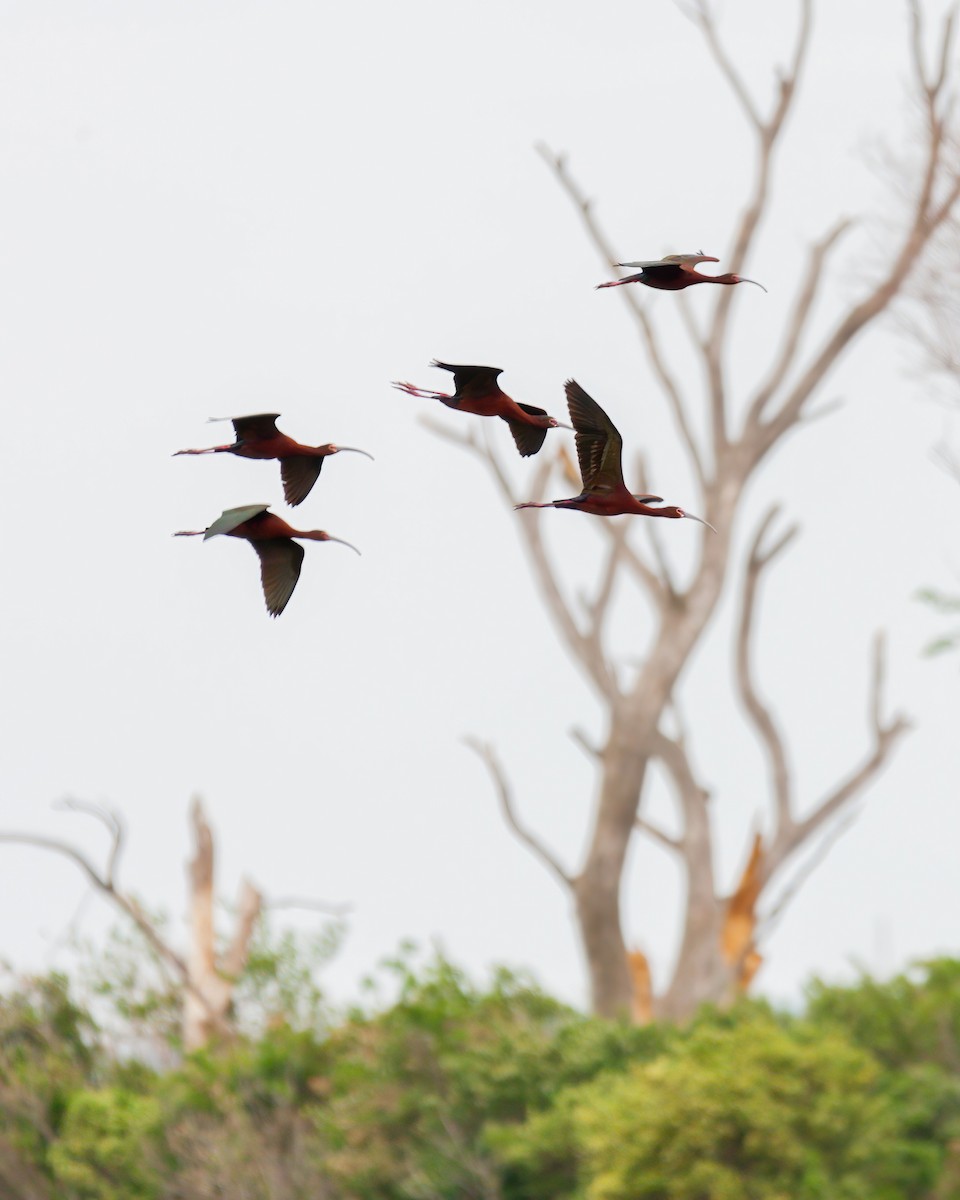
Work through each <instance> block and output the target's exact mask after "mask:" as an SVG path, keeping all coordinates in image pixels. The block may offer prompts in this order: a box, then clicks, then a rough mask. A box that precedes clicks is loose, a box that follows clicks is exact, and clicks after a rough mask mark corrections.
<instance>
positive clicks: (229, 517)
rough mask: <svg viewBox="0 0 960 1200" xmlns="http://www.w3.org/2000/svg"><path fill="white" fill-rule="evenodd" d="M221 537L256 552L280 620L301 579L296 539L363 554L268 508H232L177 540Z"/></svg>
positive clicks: (265, 594) (271, 605)
mask: <svg viewBox="0 0 960 1200" xmlns="http://www.w3.org/2000/svg"><path fill="white" fill-rule="evenodd" d="M218 534H225V535H226V536H227V537H237V538H245V539H246V540H247V541H248V542H249V543H250V545H251V546H252V547H253V548H254V550H256V552H257V556H258V557H259V559H260V581H261V583H262V584H263V598H264V600H265V601H266V603H267V612H269V614H270V616H271V617H279V616H280V614H281V613H282V612H283V610H284V609H285V608H286V607H287V602H288V601H289V599H290V597H291V596H292V595H293V589H294V588H295V587H296V586H297V580H298V579H299V578H300V567H301V565H302V563H303V547H302V546H300V545H298V544H297V543H296V542H295V541H294V540H293V539H294V538H302V539H304V540H307V541H311V542H339V543H340V544H341V545H342V546H349V547H350V549H351V550H355V551H356V552H357V554H359V553H360V551H359V550H357V548H356V546H354V545H352V544H351V543H350V542H345V541H344V540H343V538H336V537H332V536H331V535H330V534H329V533H325V532H324V530H322V529H293V528H292V527H291V526H290V525H288V524H287V523H286V521H284V520H282V519H281V518H280V517H278V516H275V515H274V514H273V513H272V512H269V511H268V509H267V505H266V504H246V505H243V506H242V507H240V508H228V509H227V510H226V511H225V512H223V513H221V514H220V516H219V517H217V519H216V520H215V521H214V522H213V524H212V525H208V526H207V528H206V529H182V530H180V532H179V533H175V534H174V535H173V536H174V537H202V538H203V540H204V541H206V540H207V539H208V538H212V537H216V536H217V535H218Z"/></svg>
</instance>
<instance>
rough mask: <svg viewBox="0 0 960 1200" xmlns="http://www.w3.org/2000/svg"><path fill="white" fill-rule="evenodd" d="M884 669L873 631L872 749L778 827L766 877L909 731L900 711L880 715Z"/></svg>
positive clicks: (860, 788)
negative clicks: (796, 817)
mask: <svg viewBox="0 0 960 1200" xmlns="http://www.w3.org/2000/svg"><path fill="white" fill-rule="evenodd" d="M885 673H886V646H885V642H884V639H883V635H882V634H877V636H876V638H875V639H874V645H873V671H872V681H871V687H870V696H869V713H870V724H871V727H872V732H873V749H872V751H871V753H870V754H869V755H868V756H867V758H866V759H865V760H864V761H863V762H862V763H861V765H860V766H859V767H857V768H856V769H855V770H853V771H852V772H851V773H850V774H849V775H848V776H847V778H846V779H845V780H844V781H843V782H842V783H840V784H838V785H837V787H835V788H834V789H833V791H831V792H829V793H828V794H827V796H826V797H825V798H824V799H823V800H821V802H820V803H819V804H818V805H817V806H816V807H815V808H814V810H813V811H812V812H811V813H809V814H808V815H807V816H806V817H804V819H803V820H802V821H797V822H796V823H795V824H794V825H792V826H791V827H789V828H786V829H782V830H778V832H777V836H776V837H775V838H774V842H773V845H772V846H771V849H770V854H769V855H768V859H767V870H766V876H767V878H772V877H773V875H774V874H775V873H776V872H777V871H778V870H779V869H780V867H781V866H783V864H784V863H785V862H786V860H787V859H788V858H789V857H791V856H792V855H793V853H794V852H795V851H796V850H797V848H798V847H799V846H801V845H802V844H803V843H804V842H805V841H807V840H808V839H809V838H810V837H811V836H812V835H813V834H814V833H816V832H817V830H818V829H820V828H821V827H822V826H823V825H824V824H825V823H826V822H828V821H829V820H830V819H831V818H832V817H834V816H836V815H837V814H838V813H839V812H840V810H841V809H842V808H843V807H844V806H845V805H846V804H848V803H849V802H850V801H851V800H852V799H853V798H854V797H855V796H856V795H858V793H860V792H862V791H863V789H864V788H865V787H866V786H867V785H868V784H869V783H870V781H871V780H872V779H873V778H874V777H875V776H876V775H877V774H878V773H879V771H880V769H881V768H882V767H883V765H884V763H885V762H886V761H887V759H888V757H889V756H890V753H891V751H892V750H893V747H894V745H895V744H896V743H897V741H898V740H899V739H900V738H901V737H902V736H903V734H905V733H907V732H908V731H909V729H910V722H909V721H907V719H906V718H905V717H903V716H902V715H900V714H897V715H895V716H893V717H892V718H890V719H889V720H884V718H883V691H884V678H885Z"/></svg>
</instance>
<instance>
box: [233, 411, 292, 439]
mask: <svg viewBox="0 0 960 1200" xmlns="http://www.w3.org/2000/svg"><path fill="white" fill-rule="evenodd" d="M279 416H280V414H279V413H255V414H254V415H253V416H252V417H231V418H230V420H231V421H232V422H233V431H234V433H235V434H236V435H237V441H238V442H266V441H269V440H270V439H271V438H275V437H276V436H277V418H278V417H279Z"/></svg>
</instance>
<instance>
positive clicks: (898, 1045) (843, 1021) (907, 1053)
mask: <svg viewBox="0 0 960 1200" xmlns="http://www.w3.org/2000/svg"><path fill="white" fill-rule="evenodd" d="M807 1006H808V1012H809V1015H810V1017H811V1019H812V1020H815V1021H818V1022H820V1023H822V1024H832V1025H835V1026H837V1027H838V1028H839V1029H841V1030H843V1032H844V1033H845V1034H846V1035H847V1036H848V1037H850V1038H851V1039H852V1040H853V1041H855V1042H856V1043H857V1044H858V1045H861V1046H863V1047H865V1048H866V1049H868V1050H870V1052H871V1053H872V1054H874V1055H876V1056H877V1058H879V1059H880V1061H881V1062H882V1063H884V1064H885V1065H886V1066H887V1067H891V1068H904V1067H909V1066H911V1065H913V1064H916V1063H932V1064H935V1065H936V1066H938V1067H941V1068H945V1069H947V1070H950V1071H952V1072H953V1073H955V1074H960V960H958V959H951V958H941V959H933V960H931V961H930V962H925V963H920V964H918V965H917V966H916V967H915V968H914V969H913V970H912V971H910V972H908V973H906V974H901V975H897V976H896V977H895V978H894V979H891V980H889V982H886V983H878V982H877V981H876V980H874V979H870V978H869V976H866V975H864V976H862V977H861V979H860V980H859V982H858V983H857V984H856V985H854V986H853V987H831V986H829V985H827V984H825V983H823V982H822V981H821V980H814V982H813V983H811V984H810V986H809V987H808V989H807Z"/></svg>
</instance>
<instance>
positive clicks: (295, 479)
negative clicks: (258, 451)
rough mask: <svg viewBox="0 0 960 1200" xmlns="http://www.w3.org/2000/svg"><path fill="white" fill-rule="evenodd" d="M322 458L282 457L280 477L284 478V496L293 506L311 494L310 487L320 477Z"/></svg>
mask: <svg viewBox="0 0 960 1200" xmlns="http://www.w3.org/2000/svg"><path fill="white" fill-rule="evenodd" d="M322 466H323V459H322V458H306V457H305V456H301V455H294V456H293V457H292V458H281V459H280V478H281V479H282V480H283V498H284V500H286V502H287V503H288V504H289V505H290V507H291V508H296V506H297V505H298V504H302V503H303V501H304V500H306V498H307V497H308V496H309V495H310V489H311V488H312V487H313V485H314V484H315V483H316V482H317V480H318V479H319V478H320V468H321V467H322Z"/></svg>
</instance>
